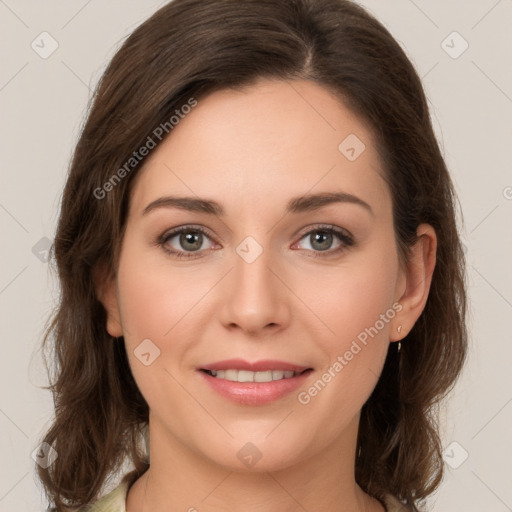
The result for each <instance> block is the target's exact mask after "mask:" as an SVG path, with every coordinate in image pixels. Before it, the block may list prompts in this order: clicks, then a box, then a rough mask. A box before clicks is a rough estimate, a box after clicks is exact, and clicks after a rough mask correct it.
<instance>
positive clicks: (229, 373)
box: [224, 370, 238, 381]
mask: <svg viewBox="0 0 512 512" xmlns="http://www.w3.org/2000/svg"><path fill="white" fill-rule="evenodd" d="M225 372H226V374H225V376H224V378H225V379H226V380H233V381H237V380H238V370H225Z"/></svg>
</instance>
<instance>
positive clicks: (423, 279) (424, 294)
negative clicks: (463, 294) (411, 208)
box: [390, 224, 437, 341]
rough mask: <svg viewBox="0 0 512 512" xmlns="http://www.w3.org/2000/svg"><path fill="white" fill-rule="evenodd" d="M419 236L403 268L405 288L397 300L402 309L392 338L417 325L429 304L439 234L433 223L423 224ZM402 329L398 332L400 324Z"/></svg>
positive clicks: (418, 231) (394, 324)
mask: <svg viewBox="0 0 512 512" xmlns="http://www.w3.org/2000/svg"><path fill="white" fill-rule="evenodd" d="M416 233H417V235H418V237H419V239H418V240H417V241H416V243H415V244H414V246H413V247H412V252H411V256H410V258H409V261H408V262H407V265H406V268H405V269H404V270H402V272H403V276H402V279H404V280H405V291H404V292H403V293H402V296H401V297H400V298H399V299H397V302H399V303H400V304H401V306H402V309H401V310H400V312H399V313H397V315H396V316H395V318H394V319H393V325H392V330H391V333H390V341H400V340H401V339H403V338H404V337H405V336H406V335H407V334H408V332H409V331H410V330H411V329H412V328H413V326H414V324H415V323H416V321H417V320H418V318H419V316H420V315H421V313H422V311H423V309H424V308H425V304H426V303H427V298H428V294H429V292H430V285H431V283H432V274H433V273H434V268H435V266H436V249H437V236H436V232H435V230H434V228H433V227H432V226H431V225H430V224H420V226H418V229H417V231H416ZM399 325H401V326H402V328H401V331H400V332H398V330H397V329H398V326H399Z"/></svg>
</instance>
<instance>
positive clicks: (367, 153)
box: [131, 80, 390, 214]
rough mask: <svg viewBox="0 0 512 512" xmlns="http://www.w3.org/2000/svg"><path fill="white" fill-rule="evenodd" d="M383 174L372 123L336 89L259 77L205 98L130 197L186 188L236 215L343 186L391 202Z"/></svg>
mask: <svg viewBox="0 0 512 512" xmlns="http://www.w3.org/2000/svg"><path fill="white" fill-rule="evenodd" d="M382 174H383V169H382V168H381V163H380V158H379V155H378V153H377V149H376V147H375V143H374V140H373V137H372V134H371V131H370V129H369V128H368V127H367V126H366V125H365V123H364V121H363V120H361V119H360V118H358V117H357V116H356V115H355V114H354V113H353V112H352V111H350V110H349V109H348V108H347V107H346V106H345V105H344V104H343V103H342V102H341V100H340V99H339V98H338V97H335V96H334V95H332V94H331V93H330V92H329V91H328V90H326V89H325V88H323V87H322V86H320V85H318V84H316V83H313V82H310V81H293V82H285V81H278V80H260V81H259V82H257V83H255V84H254V85H252V86H250V87H246V88H244V89H242V90H237V91H234V90H231V89H225V90H221V91H217V92H214V93H212V94H210V95H208V96H206V97H205V98H203V99H200V100H198V102H197V106H195V107H194V108H193V109H191V111H190V113H188V114H186V115H183V117H182V118H181V119H180V121H179V123H178V124H177V125H175V126H174V128H173V129H172V132H171V133H170V135H169V136H168V137H167V138H166V139H165V140H164V141H163V142H162V143H161V144H160V145H159V146H158V147H157V148H156V149H154V150H153V152H152V153H150V154H149V156H148V157H147V159H146V161H145V163H144V167H143V168H142V169H141V170H140V171H139V175H138V176H137V178H136V183H135V186H134V188H133V195H132V201H131V203H132V205H133V208H135V209H137V210H141V209H143V208H144V207H145V206H146V204H147V203H148V202H150V201H151V200H154V199H156V198H157V197H158V196H163V195H165V193H173V194H174V193H180V194H186V195H197V196H201V197H206V196H207V197H209V198H212V199H213V198H216V197H217V198H221V199H220V201H219V202H222V203H223V204H226V210H227V213H228V214H229V213H233V214H238V213H239V212H240V211H241V210H244V209H248V208H251V207H256V206H257V205H258V204H259V205H261V204H263V203H264V204H265V205H266V206H267V207H270V206H271V205H272V204H282V205H284V203H285V202H287V200H288V199H289V198H290V197H295V196H298V195H301V194H306V193H316V192H323V191H337V192H338V191H342V192H346V193H350V194H355V195H358V196H359V197H362V198H363V199H364V200H365V201H366V202H371V203H373V204H374V205H375V207H376V208H377V209H378V208H379V205H380V206H382V207H388V209H389V203H390V198H389V193H388V190H387V185H386V184H385V182H384V180H383V179H382V177H381V175H382Z"/></svg>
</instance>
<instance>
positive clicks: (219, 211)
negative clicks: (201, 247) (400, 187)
mask: <svg viewBox="0 0 512 512" xmlns="http://www.w3.org/2000/svg"><path fill="white" fill-rule="evenodd" d="M333 203H349V204H355V205H358V206H362V207H363V208H364V209H365V210H367V211H368V212H369V213H370V214H371V215H372V216H373V217H374V216H375V214H374V212H373V210H372V208H371V207H370V205H369V204H368V203H366V202H365V201H363V200H362V199H360V198H359V197H357V196H354V195H353V194H348V193H346V192H322V193H319V194H308V195H304V196H299V197H294V198H292V199H290V201H288V204H287V206H286V210H285V212H286V213H303V212H310V211H314V210H318V209H320V208H322V207H324V206H327V205H329V204H333ZM164 207H167V208H173V207H174V208H179V209H182V210H186V211H190V212H199V213H206V214H209V215H217V216H219V217H222V216H224V215H225V213H226V212H225V210H224V208H223V207H222V205H220V204H219V203H217V202H216V201H213V200H211V199H202V198H198V197H177V196H165V197H160V198H158V199H156V200H155V201H152V202H151V203H149V204H148V205H147V206H146V208H144V210H143V212H142V215H147V214H148V213H149V212H151V211H153V210H155V209H157V208H164Z"/></svg>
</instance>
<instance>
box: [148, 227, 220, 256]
mask: <svg viewBox="0 0 512 512" xmlns="http://www.w3.org/2000/svg"><path fill="white" fill-rule="evenodd" d="M173 239H176V240H175V241H174V242H173ZM206 239H210V237H209V236H208V234H207V232H206V230H204V229H203V228H201V227H195V226H181V227H179V228H176V229H173V230H172V231H169V232H166V233H164V234H163V235H162V236H161V237H160V238H159V239H158V244H159V245H160V246H161V247H162V248H163V249H164V250H165V251H167V252H168V253H170V254H172V255H173V256H176V257H177V258H196V257H198V256H199V255H197V256H196V255H194V254H193V253H194V252H201V251H202V250H205V249H207V248H205V247H204V242H205V240H206Z"/></svg>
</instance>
